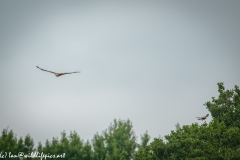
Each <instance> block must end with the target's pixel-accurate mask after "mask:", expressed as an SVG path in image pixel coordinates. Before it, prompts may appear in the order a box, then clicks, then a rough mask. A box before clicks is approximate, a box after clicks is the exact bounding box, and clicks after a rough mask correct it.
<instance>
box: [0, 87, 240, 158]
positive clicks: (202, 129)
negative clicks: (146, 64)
mask: <svg viewBox="0 0 240 160" xmlns="http://www.w3.org/2000/svg"><path fill="white" fill-rule="evenodd" d="M218 92H219V96H218V97H217V98H215V97H212V100H211V101H208V102H206V103H205V106H206V108H207V109H208V111H209V112H210V113H211V115H212V120H211V122H209V123H206V122H204V123H203V124H201V125H200V124H197V123H193V124H191V125H183V126H182V127H181V126H180V124H179V123H177V124H176V129H175V130H172V131H171V133H169V134H168V135H166V136H164V137H163V138H154V139H153V140H152V141H151V142H150V136H149V134H148V133H147V132H145V133H144V134H143V135H141V137H140V139H141V140H140V142H139V143H138V141H137V138H136V135H135V133H134V130H133V126H132V123H131V121H130V120H116V119H115V120H114V121H113V123H111V124H110V126H109V127H108V129H106V130H104V131H103V132H102V133H101V134H99V133H96V134H95V135H94V136H93V139H92V140H87V141H84V140H83V139H81V138H80V136H79V135H78V134H77V133H76V132H75V131H73V132H70V134H69V135H67V134H66V132H65V131H63V132H62V133H61V135H60V138H58V137H53V138H52V140H46V142H45V144H42V143H41V142H39V143H38V144H37V146H36V147H35V145H34V141H33V139H32V138H31V136H30V135H29V134H28V135H27V136H25V138H22V137H20V138H17V137H16V135H15V134H14V133H13V131H12V130H9V131H8V129H3V131H2V133H1V136H0V159H1V158H3V159H6V160H8V159H12V158H13V157H14V156H15V155H16V156H17V155H19V152H23V154H24V155H29V157H25V158H24V157H23V158H22V159H36V160H39V159H41V157H38V158H37V157H31V156H30V154H29V153H32V152H35V153H39V154H40V153H44V154H46V155H45V156H51V155H55V157H46V159H54V160H55V159H67V160H132V159H133V160H239V159H240V90H239V87H238V86H236V85H235V87H234V88H233V89H230V90H226V89H225V88H224V85H223V83H218ZM9 152H10V153H9ZM63 153H64V155H63ZM10 156H12V157H10ZM57 156H59V157H57ZM42 159H44V158H42Z"/></svg>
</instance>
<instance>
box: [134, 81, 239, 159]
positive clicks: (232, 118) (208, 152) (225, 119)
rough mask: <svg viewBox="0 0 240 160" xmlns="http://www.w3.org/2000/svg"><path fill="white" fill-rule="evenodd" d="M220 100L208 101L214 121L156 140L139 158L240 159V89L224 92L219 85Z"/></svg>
mask: <svg viewBox="0 0 240 160" xmlns="http://www.w3.org/2000/svg"><path fill="white" fill-rule="evenodd" d="M218 87H219V89H218V91H219V97H218V99H215V98H214V97H213V98H212V99H213V100H212V102H207V103H206V105H207V109H209V111H210V112H211V114H212V117H213V121H212V122H210V123H209V124H207V123H206V122H205V123H203V124H202V125H198V124H197V123H194V124H192V125H183V126H182V127H180V126H179V127H177V125H176V130H175V131H173V130H172V131H171V133H170V134H169V135H166V136H165V140H166V141H165V142H164V141H163V140H162V139H154V141H153V142H152V143H151V144H150V145H149V146H147V147H146V148H145V149H144V150H141V152H138V153H137V154H136V158H135V159H136V160H137V159H141V160H144V159H149V160H150V159H153V160H155V159H156V160H170V159H179V160H181V159H186V160H190V159H199V160H238V159H240V127H239V126H240V123H239V122H240V121H239V120H240V116H239V113H240V112H239V111H240V110H239V104H240V101H239V98H240V92H239V87H238V86H235V89H233V90H225V89H224V86H223V83H218Z"/></svg>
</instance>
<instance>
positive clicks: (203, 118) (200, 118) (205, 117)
mask: <svg viewBox="0 0 240 160" xmlns="http://www.w3.org/2000/svg"><path fill="white" fill-rule="evenodd" d="M208 116H209V114H207V115H206V116H204V117H196V118H197V119H198V120H202V121H203V120H205V119H207V117H208Z"/></svg>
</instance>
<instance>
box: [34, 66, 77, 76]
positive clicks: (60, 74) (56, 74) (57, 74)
mask: <svg viewBox="0 0 240 160" xmlns="http://www.w3.org/2000/svg"><path fill="white" fill-rule="evenodd" d="M36 67H37V68H39V69H41V70H42V71H46V72H50V73H53V74H55V76H56V77H59V76H62V75H65V74H72V73H80V72H79V71H76V72H65V73H57V72H52V71H48V70H45V69H42V68H40V67H38V66H36Z"/></svg>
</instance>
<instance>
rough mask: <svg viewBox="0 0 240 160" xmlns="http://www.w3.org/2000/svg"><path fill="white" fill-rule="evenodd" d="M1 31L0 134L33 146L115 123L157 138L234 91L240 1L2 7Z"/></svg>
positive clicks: (55, 0)
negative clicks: (25, 139) (6, 131)
mask: <svg viewBox="0 0 240 160" xmlns="http://www.w3.org/2000/svg"><path fill="white" fill-rule="evenodd" d="M0 24H1V25H0V71H1V76H0V129H1V130H2V129H4V128H7V126H9V129H12V130H13V131H14V133H16V134H17V136H18V137H19V136H22V137H24V136H26V135H27V134H28V133H29V134H30V136H31V137H32V138H33V139H34V141H35V144H37V142H39V141H41V142H42V143H45V141H46V139H50V140H51V139H52V137H59V136H60V132H62V131H63V130H65V131H66V132H67V133H69V132H70V131H74V130H75V131H77V133H78V134H79V135H80V136H81V138H83V139H84V140H87V139H89V140H90V139H92V137H93V135H94V134H95V133H96V132H99V133H101V132H102V131H103V130H105V129H107V128H108V126H109V125H110V123H111V122H113V120H114V119H121V120H127V119H130V120H131V121H132V123H133V129H134V131H135V133H136V135H137V136H138V137H140V135H141V134H143V133H144V132H145V131H146V130H147V131H148V133H149V134H150V136H151V137H152V138H154V137H158V136H159V135H161V136H164V135H166V134H169V133H170V132H171V130H173V129H175V124H176V123H177V122H178V123H180V125H181V126H182V125H190V124H191V123H195V122H197V119H196V118H195V117H196V116H203V115H206V114H207V113H209V112H208V110H207V109H206V107H205V106H204V105H203V104H204V103H205V102H207V101H210V100H211V97H213V96H218V92H217V90H218V88H217V83H218V82H224V84H225V87H226V88H227V89H232V88H233V87H234V85H238V86H239V85H240V75H239V73H240V72H239V69H240V63H239V61H240V1H239V0H236V1H234V0H232V1H223V0H212V1H200V0H199V1H192V0H188V1H187V0H182V1H177V0H176V1H168V0H166V1H131V2H129V1H118V2H113V1H108V2H107V1H102V2H100V1H98V2H97V1H77V0H76V1H74V0H65V1H62V0H51V1H47V0H41V1H40V0H39V1H31V0H22V1H16V0H1V1H0ZM36 66H40V67H41V68H44V69H48V70H52V71H59V72H66V71H76V70H80V71H81V73H80V74H71V75H66V76H62V77H55V76H54V75H53V74H50V73H47V72H43V71H41V70H39V69H37V68H36ZM210 120H211V117H210V118H209V119H208V120H207V122H209V121H210ZM198 123H200V124H201V123H202V122H198Z"/></svg>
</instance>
